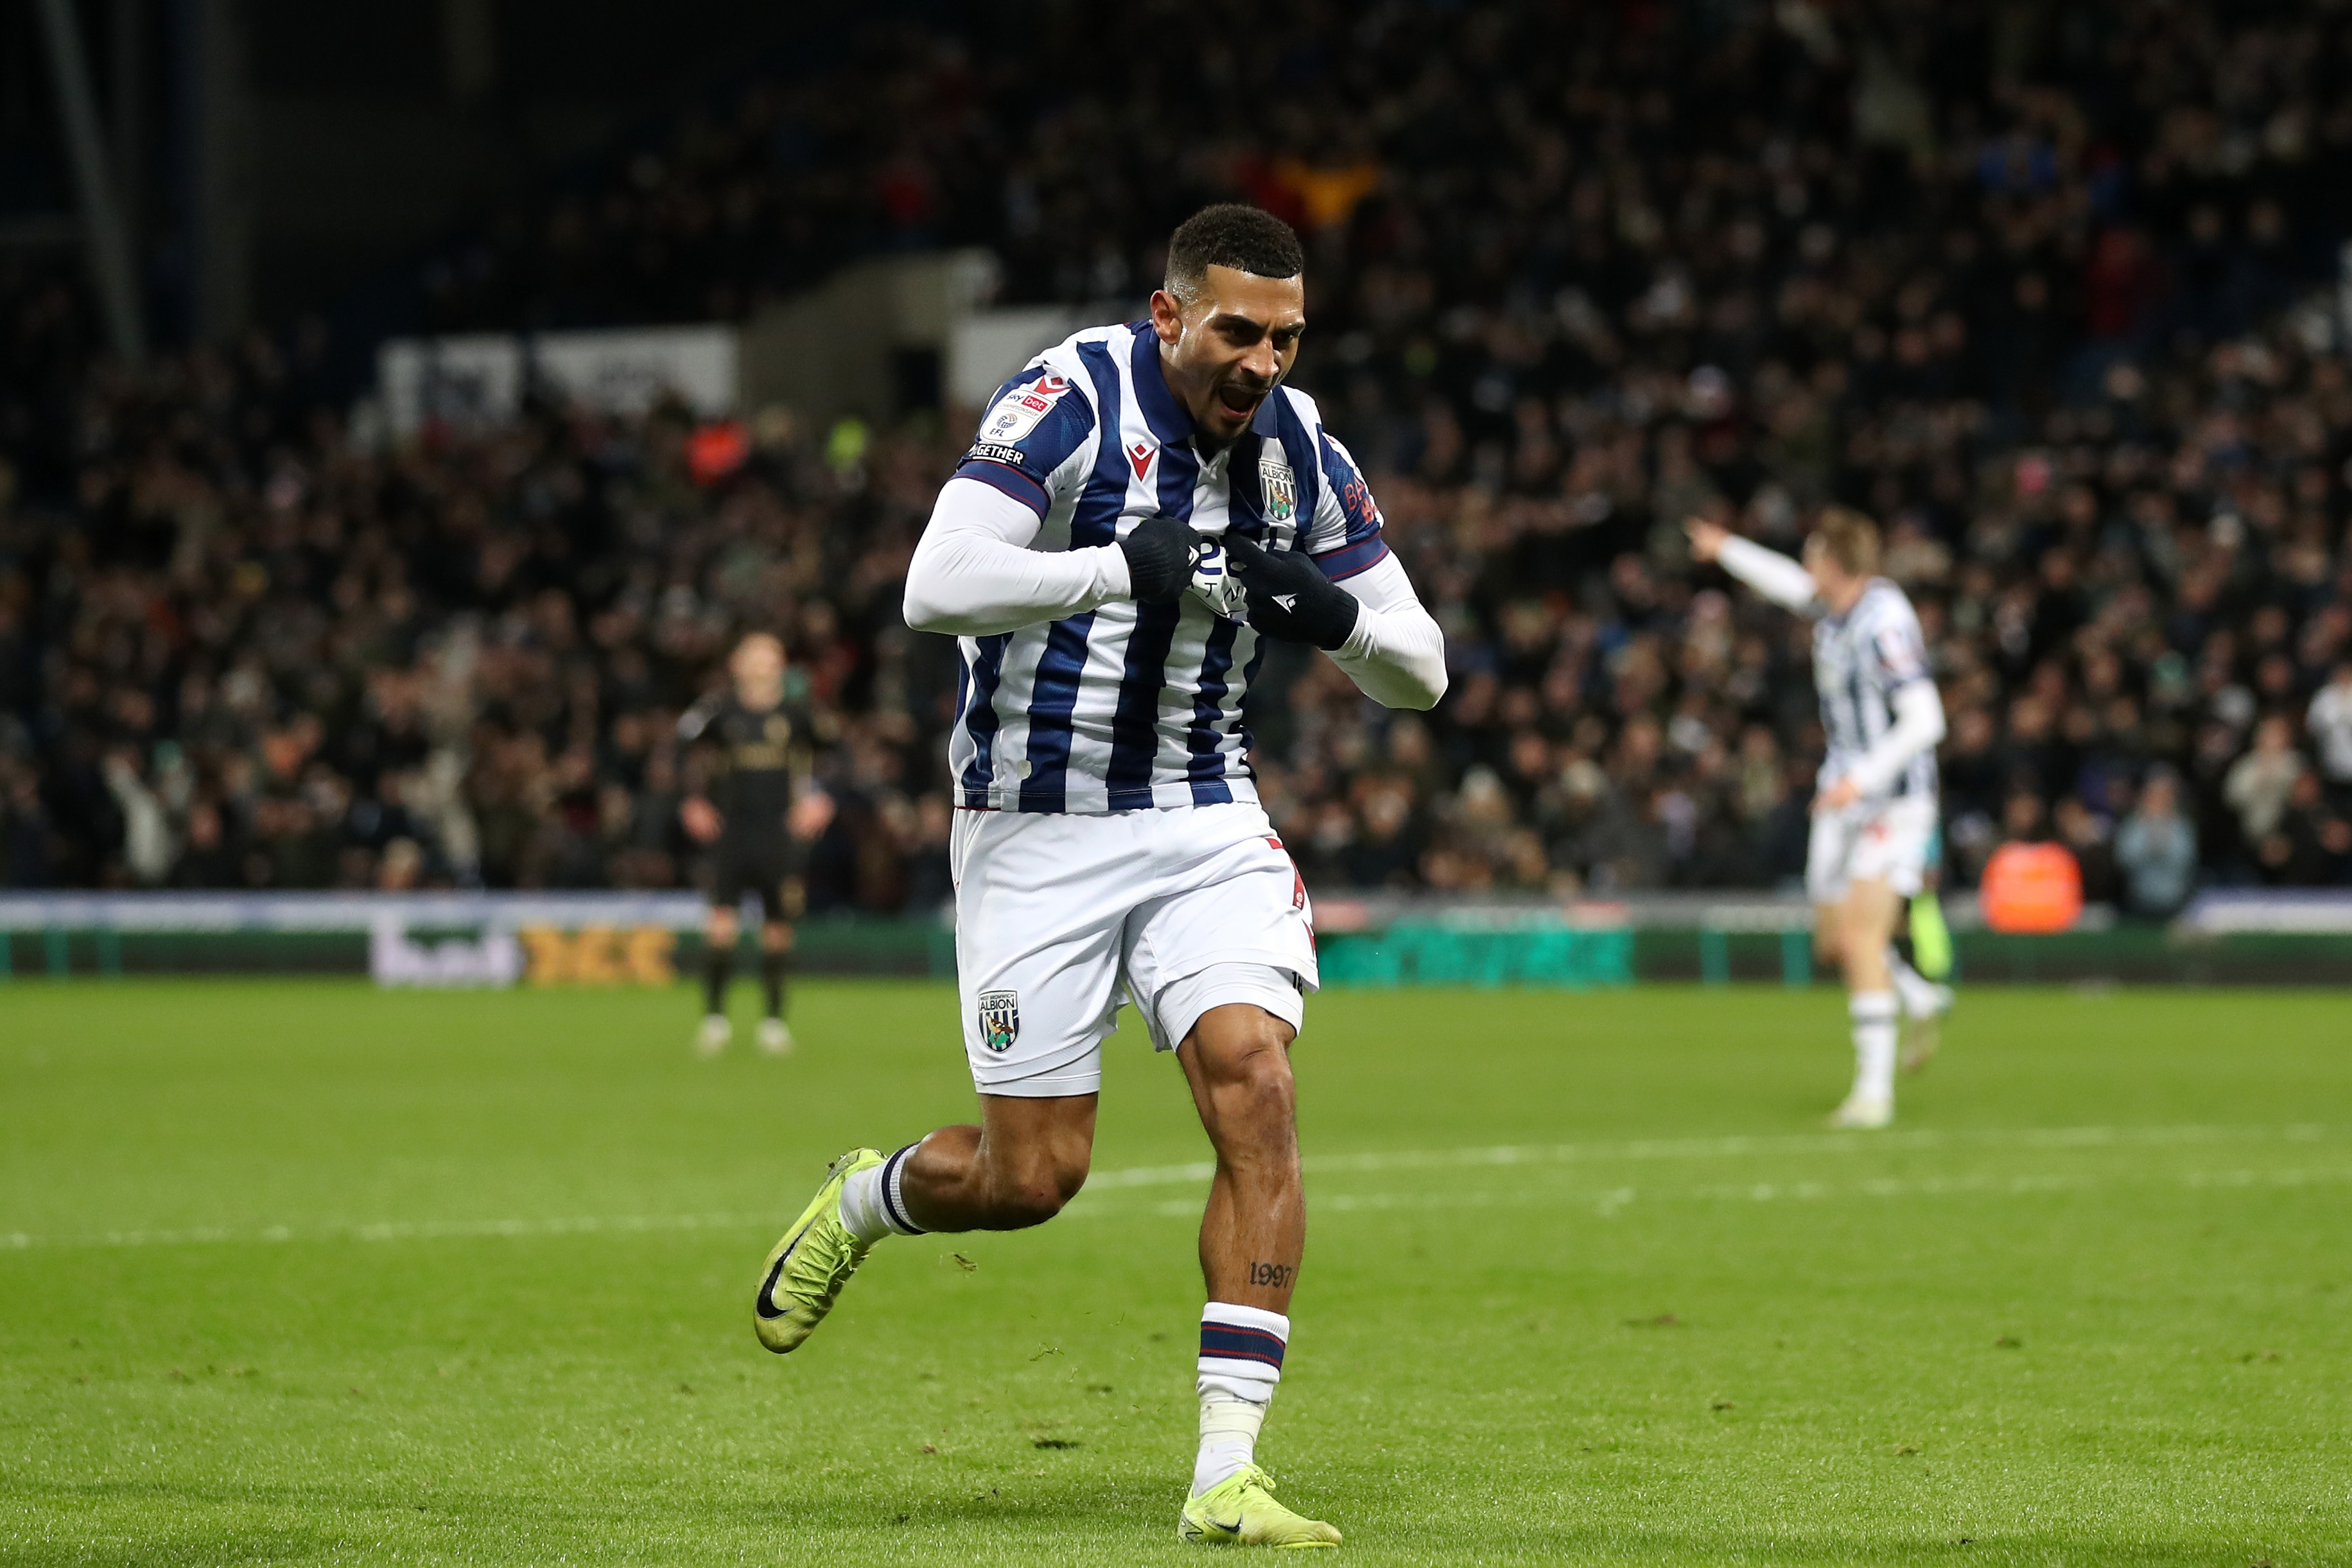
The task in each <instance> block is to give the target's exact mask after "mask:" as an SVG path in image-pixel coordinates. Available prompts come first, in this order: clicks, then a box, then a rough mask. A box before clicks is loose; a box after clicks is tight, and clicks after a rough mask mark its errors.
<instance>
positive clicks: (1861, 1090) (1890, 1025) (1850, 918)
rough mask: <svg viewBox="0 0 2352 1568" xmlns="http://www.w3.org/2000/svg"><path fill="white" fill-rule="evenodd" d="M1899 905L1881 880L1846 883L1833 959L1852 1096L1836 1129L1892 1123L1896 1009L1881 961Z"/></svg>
mask: <svg viewBox="0 0 2352 1568" xmlns="http://www.w3.org/2000/svg"><path fill="white" fill-rule="evenodd" d="M1898 903H1899V900H1898V899H1897V898H1896V895H1895V890H1894V889H1892V888H1890V887H1888V886H1887V884H1886V883H1885V880H1884V879H1880V878H1877V877H1861V878H1856V879H1853V880H1852V881H1850V882H1849V883H1847V885H1846V889H1845V897H1844V899H1843V900H1841V901H1840V903H1839V905H1838V909H1837V921H1836V923H1837V927H1838V936H1837V941H1838V957H1839V963H1840V966H1841V967H1842V968H1843V970H1844V972H1845V988H1846V1009H1847V1014H1848V1016H1849V1018H1850V1020H1851V1022H1852V1026H1853V1062H1854V1068H1853V1090H1852V1091H1851V1092H1850V1093H1848V1094H1847V1096H1846V1099H1845V1103H1844V1104H1843V1105H1841V1106H1839V1107H1838V1109H1837V1111H1836V1113H1835V1114H1834V1115H1833V1116H1832V1119H1831V1120H1832V1121H1833V1122H1834V1123H1835V1124H1836V1125H1838V1126H1840V1127H1853V1128H1878V1127H1884V1126H1885V1125H1887V1123H1889V1122H1890V1121H1894V1119H1895V1029H1896V1025H1895V1013H1896V1008H1897V1003H1896V1001H1895V989H1894V978H1893V976H1892V975H1891V974H1890V973H1889V972H1888V970H1887V964H1886V960H1887V955H1888V952H1889V949H1888V946H1887V939H1888V938H1889V937H1890V936H1892V935H1893V934H1894V931H1895V911H1896V909H1897V906H1898Z"/></svg>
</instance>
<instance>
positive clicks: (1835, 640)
mask: <svg viewBox="0 0 2352 1568" xmlns="http://www.w3.org/2000/svg"><path fill="white" fill-rule="evenodd" d="M1687 527H1688V528H1689V530H1690V538H1691V554H1692V555H1693V556H1695V557H1696V559H1698V560H1700V561H1713V562H1717V563H1720V564H1721V566H1722V567H1723V569H1724V570H1725V571H1727V572H1728V573H1730V574H1732V575H1733V576H1734V577H1737V578H1738V579H1739V580H1740V581H1741V582H1743V583H1745V584H1748V586H1749V587H1751V588H1753V589H1755V590H1756V591H1757V592H1758V593H1759V594H1761V595H1764V596H1765V597H1766V598H1768V599H1769V600H1771V601H1772V602H1773V603H1774V604H1777V605H1783V606H1784V607H1786V608H1788V609H1791V610H1794V611H1796V612H1797V613H1798V614H1799V615H1801V616H1809V617H1811V618H1812V621H1813V685H1814V687H1815V689H1817V690H1819V692H1820V693H1821V699H1822V730H1823V731H1824V732H1825V733H1826V734H1827V735H1828V737H1829V754H1828V756H1826V757H1825V758H1823V759H1822V769H1821V775H1820V778H1819V781H1818V784H1817V786H1816V793H1815V794H1814V795H1813V829H1812V841H1811V845H1810V846H1809V847H1808V849H1807V853H1806V857H1805V890H1806V892H1807V894H1808V895H1809V896H1810V897H1811V899H1812V901H1813V908H1814V913H1815V924H1816V927H1817V929H1818V931H1819V936H1818V938H1817V945H1818V947H1819V949H1820V951H1821V952H1822V955H1823V956H1825V957H1829V958H1832V959H1834V960H1835V961H1836V962H1837V963H1839V964H1840V965H1841V966H1842V967H1843V969H1844V971H1845V984H1846V991H1847V994H1848V1000H1847V1004H1846V1005H1847V1009H1848V1012H1849V1014H1850V1016H1851V1017H1852V1019H1853V1058H1854V1072H1853V1092H1852V1093H1850V1094H1848V1095H1847V1096H1846V1098H1845V1103H1843V1105H1840V1106H1839V1107H1838V1108H1837V1110H1836V1112H1835V1113H1834V1114H1833V1115H1832V1117H1831V1118H1830V1120H1831V1122H1832V1125H1834V1126H1838V1127H1857V1128H1877V1127H1885V1126H1886V1125H1887V1124H1888V1123H1890V1122H1892V1121H1894V1120H1895V1014H1896V1010H1897V1005H1898V1003H1897V994H1896V993H1897V991H1898V990H1899V991H1900V994H1901V999H1900V1007H1901V1010H1902V1011H1903V1012H1904V1013H1906V1014H1907V1015H1908V1016H1910V1017H1911V1018H1912V1019H1913V1020H1914V1021H1915V1026H1916V1028H1917V1029H1918V1030H1919V1031H1921V1033H1920V1037H1919V1044H1920V1045H1921V1046H1922V1047H1925V1044H1926V1041H1927V1039H1928V1038H1929V1036H1928V1034H1927V1031H1930V1030H1932V1029H1933V1028H1934V1027H1935V1024H1936V1020H1937V1018H1938V1017H1940V1016H1941V1015H1942V1014H1943V1013H1944V1012H1945V1011H1946V1010H1947V1009H1948V1008H1949V1007H1950V1006H1951V1004H1952V994H1951V992H1950V991H1949V990H1948V989H1947V988H1946V987H1944V986H1941V985H1937V984H1932V983H1930V982H1929V981H1927V980H1925V979H1923V978H1921V977H1920V976H1919V975H1918V974H1917V973H1915V972H1914V971H1913V970H1912V969H1911V967H1910V966H1909V965H1907V964H1906V963H1904V962H1903V960H1902V958H1901V956H1900V955H1899V954H1897V953H1896V952H1895V948H1894V946H1893V943H1892V941H1891V939H1892V938H1893V936H1894V934H1895V918H1896V916H1897V915H1898V914H1899V913H1900V912H1901V908H1902V905H1901V903H1900V901H1899V900H1904V899H1908V898H1911V897H1914V896H1915V895H1916V894H1917V893H1918V891H1919V889H1920V881H1921V871H1922V868H1923V865H1924V862H1925V860H1926V858H1927V845H1928V842H1929V839H1930V837H1931V836H1932V835H1933V834H1934V832H1935V830H1936V742H1938V741H1940V740H1942V739H1943V738H1944V701H1943V699H1942V698H1941V697H1940V696H1938V695H1937V691H1936V683H1935V681H1934V680H1932V679H1929V677H1928V674H1927V646H1926V644H1925V642H1924V640H1923V639H1922V638H1921V637H1920V635H1919V617H1918V616H1916V615H1914V614H1913V613H1912V609H1911V601H1910V600H1908V599H1906V598H1905V597H1904V596H1903V590H1902V589H1900V588H1898V587H1896V586H1895V584H1893V583H1891V582H1889V581H1887V580H1886V579H1885V578H1884V577H1881V576H1879V575H1877V571H1878V528H1877V525H1876V524H1874V523H1873V522H1872V521H1870V520H1869V519H1868V518H1866V517H1864V516H1862V515H1861V514H1860V513H1858V512H1853V511H1848V510H1844V509H1843V508H1840V507H1832V508H1830V509H1828V510H1825V511H1823V512H1822V518H1821V521H1820V523H1819V525H1818V526H1816V527H1815V529H1814V530H1813V531H1812V533H1811V536H1810V537H1808V538H1807V539H1806V541H1805V558H1804V562H1803V563H1802V564H1800V563H1797V562H1794V561H1791V560H1790V559H1789V558H1788V557H1787V556H1785V555H1782V554H1780V553H1778V552H1774V551H1770V550H1767V549H1765V548H1764V547H1763V546H1762V545H1760V544H1758V543H1756V542H1754V541H1752V540H1747V539H1742V538H1740V537H1739V536H1738V534H1735V533H1732V532H1731V531H1728V530H1727V529H1725V528H1724V527H1722V526H1721V525H1720V524H1717V523H1713V522H1708V521H1705V520H1704V519H1700V518H1693V519H1691V520H1690V521H1689V523H1688V524H1687ZM1925 1055H1926V1051H1925V1049H1924V1048H1922V1049H1921V1051H1920V1052H1919V1056H1918V1059H1919V1060H1921V1061H1924V1060H1925Z"/></svg>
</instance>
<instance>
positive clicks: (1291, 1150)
mask: <svg viewBox="0 0 2352 1568" xmlns="http://www.w3.org/2000/svg"><path fill="white" fill-rule="evenodd" d="M1163 815H1164V816H1166V817H1167V818H1168V820H1167V822H1166V824H1165V825H1164V835H1165V837H1164V839H1163V841H1162V842H1161V844H1160V846H1159V849H1160V854H1161V855H1162V856H1164V857H1166V858H1167V859H1168V861H1169V862H1170V863H1171V864H1172V865H1175V866H1178V867H1181V877H1180V878H1179V879H1178V880H1177V885H1176V887H1175V888H1174V889H1173V890H1171V892H1170V893H1169V894H1168V895H1167V896H1166V897H1164V898H1160V899H1157V900H1151V901H1150V902H1149V903H1147V904H1145V905H1143V906H1141V907H1139V909H1138V910H1136V913H1135V916H1134V917H1133V918H1132V919H1131V920H1130V921H1129V926H1128V939H1129V940H1128V947H1127V955H1126V970H1127V977H1128V988H1129V992H1130V993H1131V994H1133V995H1134V996H1135V997H1136V998H1137V999H1138V1001H1139V1004H1140V1005H1142V1008H1143V1011H1144V1013H1145V1016H1146V1019H1147V1021H1148V1022H1149V1024H1150V1028H1151V1033H1152V1037H1153V1040H1154V1042H1155V1043H1156V1044H1158V1045H1159V1046H1160V1047H1162V1048H1173V1049H1174V1050H1175V1052H1176V1055H1177V1058H1178V1060H1179V1061H1180V1062H1181V1064H1182V1066H1183V1068H1184V1076H1185V1079H1186V1081H1187V1083H1188V1084H1189V1085H1190V1087H1191V1089H1192V1101H1193V1104H1194V1106H1195V1107H1196V1108H1197V1109H1198V1110H1199V1112H1200V1116H1201V1124H1202V1127H1203V1128H1204V1129H1205V1130H1206V1131H1207V1132H1208V1134H1209V1142H1210V1146H1211V1148H1212V1149H1213V1150H1214V1151H1215V1153H1216V1171H1215V1175H1214V1177H1213V1180H1212V1182H1211V1184H1210V1189H1209V1201H1208V1207H1207V1210H1206V1212H1205V1214H1204V1215H1202V1224H1201V1243H1200V1247H1201V1273H1202V1283H1203V1284H1204V1285H1205V1286H1206V1287H1207V1294H1208V1300H1207V1303H1206V1304H1205V1305H1204V1306H1203V1307H1202V1311H1201V1358H1200V1363H1199V1368H1198V1377H1197V1383H1196V1385H1195V1386H1196V1390H1197V1393H1198V1395H1199V1399H1200V1417H1201V1425H1200V1437H1201V1441H1200V1447H1199V1448H1198V1450H1197V1451H1196V1455H1195V1458H1194V1462H1193V1475H1192V1492H1191V1495H1190V1496H1189V1497H1188V1498H1187V1500H1186V1501H1185V1504H1184V1508H1183V1510H1182V1513H1181V1516H1180V1517H1179V1521H1178V1524H1177V1533H1178V1534H1179V1536H1180V1537H1181V1538H1182V1539H1184V1540H1186V1541H1190V1542H1201V1543H1204V1544H1206V1543H1216V1542H1252V1543H1258V1544H1265V1545H1288V1546H1328V1545H1334V1544H1336V1543H1337V1542H1339V1531H1336V1530H1334V1529H1332V1528H1331V1527H1330V1526H1329V1525H1328V1524H1324V1523H1321V1522H1320V1521H1316V1520H1311V1519H1307V1518H1304V1517H1302V1516H1300V1515H1298V1514H1297V1513H1294V1512H1292V1511H1291V1510H1289V1509H1287V1508H1285V1507H1284V1506H1283V1505H1282V1504H1281V1503H1280V1502H1278V1501H1276V1499H1275V1497H1274V1495H1273V1490H1272V1487H1271V1483H1270V1482H1269V1481H1268V1480H1267V1479H1266V1476H1265V1472H1264V1471H1263V1470H1261V1469H1259V1468H1257V1464H1256V1443H1257V1435H1258V1431H1259V1429H1260V1427H1261V1426H1262V1425H1263V1424H1264V1422H1265V1415H1266V1410H1267V1408H1268V1406H1269V1405H1271V1403H1272V1401H1273V1397H1274V1391H1275V1387H1276V1384H1277V1383H1278V1382H1279V1380H1280V1377H1281V1373H1282V1361H1283V1356H1284V1353H1285V1352H1286V1349H1287V1348H1288V1344H1289V1340H1290V1320H1289V1317H1288V1316H1287V1312H1288V1310H1289V1306H1290V1292H1291V1289H1292V1287H1293V1286H1294V1284H1295V1283H1296V1282H1297V1277H1298V1266H1299V1259H1300V1257H1301V1253H1302V1251H1303V1249H1304V1247H1305V1244H1306V1211H1305V1208H1304V1205H1303V1202H1302V1199H1301V1194H1300V1187H1299V1178H1298V1136H1297V1121H1296V1115H1295V1112H1296V1106H1297V1092H1296V1089H1295V1088H1294V1086H1293V1083H1292V1079H1291V1073H1290V1050H1289V1047H1290V1043H1291V1041H1292V1040H1293V1039H1295V1038H1296V1037H1297V1033H1298V1029H1299V1026H1300V1025H1301V1024H1302V1023H1303V1022H1304V1021H1305V1018H1306V1005H1305V998H1304V993H1305V991H1306V990H1307V989H1308V988H1311V987H1312V986H1313V985H1314V984H1315V981H1316V967H1315V944H1314V931H1313V927H1312V924H1311V921H1310V916H1309V911H1308V909H1307V892H1306V888H1305V885H1304V884H1303V883H1301V882H1300V880H1299V879H1298V873H1297V868H1296V867H1294V866H1293V865H1292V864H1291V862H1290V857H1289V856H1288V855H1287V854H1286V852H1285V851H1284V850H1283V848H1282V847H1281V844H1280V843H1279V841H1278V840H1277V839H1276V837H1275V836H1274V833H1273V831H1272V829H1271V828H1270V827H1269V826H1268V825H1267V824H1266V821H1265V815H1264V813H1262V812H1260V811H1258V810H1257V809H1256V808H1255V806H1248V805H1218V806H1208V807H1196V808H1194V809H1192V810H1191V811H1187V812H1173V813H1167V814H1163Z"/></svg>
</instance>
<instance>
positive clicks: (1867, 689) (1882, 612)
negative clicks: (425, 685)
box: [1813, 577, 1936, 800]
mask: <svg viewBox="0 0 2352 1568" xmlns="http://www.w3.org/2000/svg"><path fill="white" fill-rule="evenodd" d="M1926 679H1929V676H1928V672H1927V639H1926V638H1925V637H1922V636H1921V635H1920V632H1919V617H1918V616H1917V614H1916V612H1914V611H1913V610H1912V608H1911V601H1910V600H1909V599H1907V598H1906V597H1904V595H1903V590H1902V589H1900V588H1898V587H1896V586H1895V584H1893V583H1891V582H1889V581H1887V580H1886V579H1885V578H1884V577H1874V578H1872V579H1871V580H1870V585H1869V586H1868V587H1866V588H1864V590H1863V593H1862V597H1861V598H1859V599H1857V600H1855V601H1854V605H1853V608H1852V609H1850V610H1848V611H1847V612H1846V613H1845V614H1843V615H1842V616H1832V615H1824V616H1822V618H1821V619H1819V620H1817V621H1815V622H1814V623H1813V684H1814V686H1815V687H1816V688H1817V689H1819V691H1820V693H1821V699H1822V731H1823V732H1824V733H1825V735H1826V737H1827V739H1828V742H1829V750H1828V754H1827V755H1826V756H1824V757H1823V758H1822V768H1821V774H1820V780H1821V784H1822V787H1823V788H1827V787H1828V786H1829V785H1831V784H1835V783H1836V782H1837V781H1838V780H1839V779H1841V778H1843V777H1844V776H1845V775H1846V773H1847V772H1848V771H1850V770H1851V769H1852V768H1853V765H1854V763H1857V762H1859V761H1861V760H1862V757H1863V755H1864V753H1865V752H1868V751H1869V750H1870V749H1871V748H1872V747H1873V746H1874V745H1876V744H1877V743H1878V742H1879V740H1880V739H1881V738H1882V737H1883V736H1885V733H1886V732H1887V731H1889V730H1891V729H1893V728H1894V727H1895V692H1897V691H1899V690H1901V689H1903V688H1904V687H1906V686H1908V685H1910V684H1911V682H1913V681H1915V680H1926ZM1890 793H1892V794H1895V795H1925V796H1927V798H1929V799H1931V800H1932V799H1933V798H1934V797H1935V795H1936V749H1935V748H1934V747H1933V746H1929V747H1927V749H1926V750H1924V751H1922V752H1919V753H1918V754H1917V755H1916V756H1915V757H1913V758H1912V759H1911V760H1910V761H1909V762H1908V763H1905V764H1904V766H1903V771H1902V772H1900V773H1896V774H1895V782H1894V784H1892V785H1891V786H1890Z"/></svg>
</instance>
